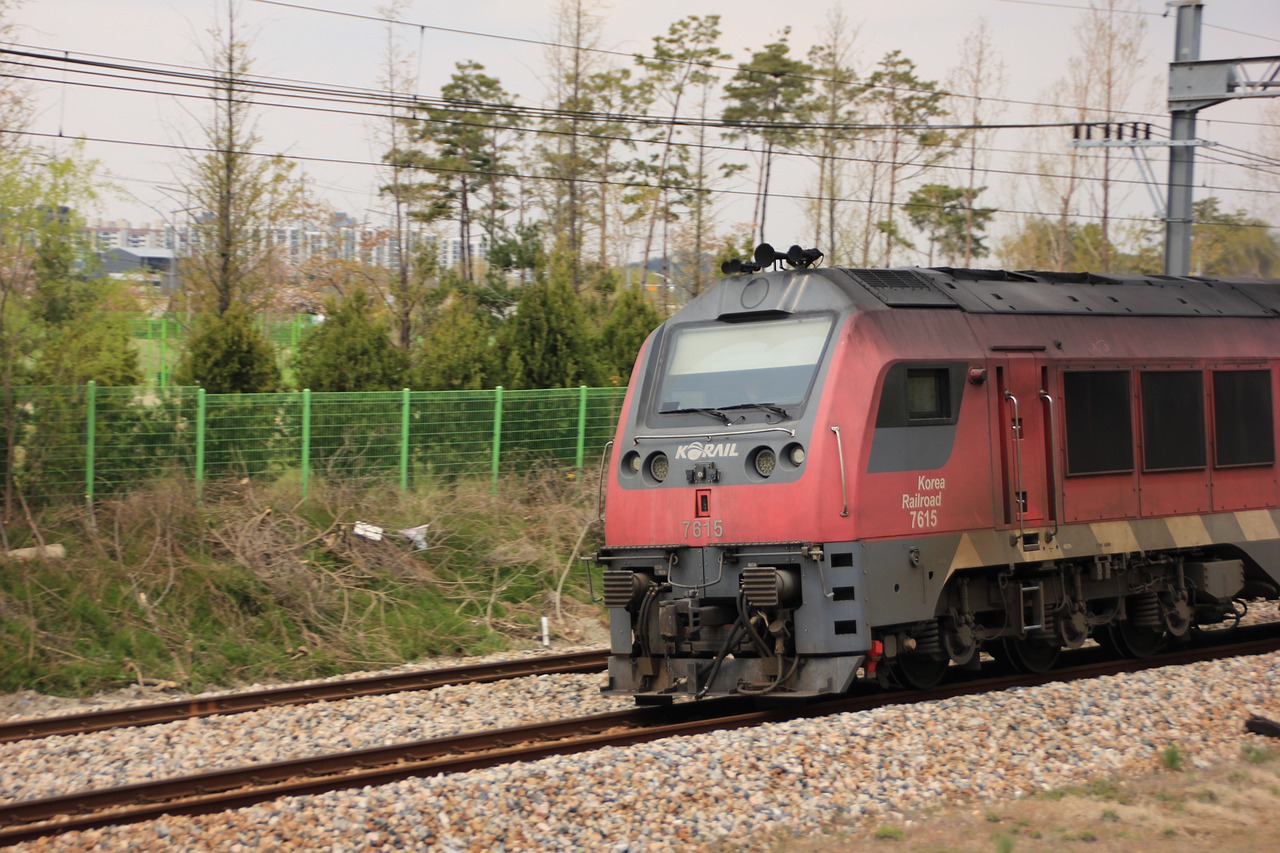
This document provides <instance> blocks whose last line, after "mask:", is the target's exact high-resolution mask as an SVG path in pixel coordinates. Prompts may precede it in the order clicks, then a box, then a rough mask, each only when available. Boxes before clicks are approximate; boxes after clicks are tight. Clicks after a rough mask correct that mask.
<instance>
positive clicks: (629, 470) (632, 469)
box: [622, 450, 640, 474]
mask: <svg viewBox="0 0 1280 853" xmlns="http://www.w3.org/2000/svg"><path fill="white" fill-rule="evenodd" d="M622 470H623V472H624V473H626V474H639V473H640V454H639V453H636V452H635V451H634V450H633V451H631V452H630V453H628V454H627V455H626V456H624V457H622Z"/></svg>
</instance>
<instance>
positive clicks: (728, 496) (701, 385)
mask: <svg viewBox="0 0 1280 853" xmlns="http://www.w3.org/2000/svg"><path fill="white" fill-rule="evenodd" d="M849 313H850V306H849V304H848V297H847V294H846V293H845V292H844V291H843V290H842V289H841V287H840V286H839V284H838V283H837V282H836V281H833V280H832V279H830V278H829V277H828V276H827V275H826V274H825V271H822V272H813V271H796V272H775V273H762V274H756V275H746V276H740V277H737V278H731V279H726V280H725V281H723V282H721V283H720V284H719V285H717V287H716V288H713V289H712V290H711V291H709V292H708V293H706V294H704V295H703V296H702V297H699V298H698V299H696V300H694V301H693V302H691V303H690V304H689V305H688V306H686V307H685V308H684V309H682V310H681V311H680V312H678V313H677V314H676V315H675V316H674V317H672V318H671V320H669V321H668V322H667V323H666V324H664V326H663V327H662V328H660V329H659V330H658V331H657V332H655V334H654V336H653V337H652V338H651V340H650V342H649V344H648V346H647V347H646V350H645V353H644V355H643V356H642V357H641V360H640V362H639V364H638V365H637V370H636V372H635V374H634V375H633V378H632V386H631V389H630V393H629V396H628V402H627V407H626V410H625V411H624V413H623V417H622V421H621V424H620V426H619V430H618V434H617V438H616V446H617V448H618V449H617V450H616V451H615V454H614V460H613V463H612V472H611V476H610V478H609V479H610V485H609V492H608V503H607V511H606V529H605V548H604V549H603V550H601V551H600V552H599V553H598V554H597V555H596V561H597V563H598V564H600V565H601V566H602V567H603V569H604V588H605V604H606V606H607V607H608V608H609V613H610V625H611V637H612V657H611V661H610V667H609V685H608V686H607V687H606V688H605V689H606V692H610V693H620V694H628V695H634V696H636V697H637V699H638V700H639V701H665V700H667V699H670V698H673V697H675V696H693V697H703V696H714V695H727V694H748V695H755V694H771V693H777V694H785V695H817V694H823V693H832V692H840V691H842V690H844V689H847V687H848V685H849V684H850V683H852V680H853V677H854V674H855V672H856V670H857V669H858V667H859V666H860V665H861V664H862V662H863V658H862V656H861V654H860V653H859V649H863V650H865V649H866V648H867V647H868V645H869V635H867V634H866V620H865V618H862V617H861V615H860V611H859V610H858V608H860V607H861V606H862V603H861V602H860V601H856V596H855V595H853V594H851V593H850V592H848V591H841V592H839V594H837V591H836V590H835V587H837V586H840V587H843V588H846V589H847V590H852V585H851V583H849V582H842V581H841V580H840V576H841V575H842V573H843V572H851V571H852V561H851V560H850V559H848V557H849V555H847V554H845V555H841V556H838V557H837V558H836V562H835V564H833V562H832V556H831V555H829V554H827V553H825V552H824V549H823V548H822V546H821V545H820V544H815V543H820V542H822V541H824V539H823V533H824V530H823V528H822V526H821V525H820V523H819V522H818V519H819V518H824V517H825V518H828V519H831V518H835V519H839V512H840V506H839V503H838V502H839V500H840V494H841V486H840V484H839V483H838V478H839V477H840V474H839V473H838V471H839V466H840V458H839V454H838V453H837V449H836V447H837V443H836V439H837V435H836V434H833V432H832V430H831V428H830V425H829V424H828V423H827V408H828V407H827V405H826V402H825V397H824V394H823V389H824V388H826V387H827V382H828V381H829V375H830V372H831V370H832V364H833V361H834V360H835V357H834V353H835V351H837V350H838V349H839V340H840V332H841V330H842V329H843V328H844V326H845V324H846V321H847V319H848V316H849ZM822 484H825V485H822ZM820 502H824V503H823V504H822V506H821V507H820V506H819V503H820ZM827 532H829V531H827ZM837 595H839V597H838V598H837ZM817 611H831V612H829V613H825V615H823V616H821V617H819V618H815V615H816V613H817ZM819 625H823V626H825V628H823V629H821V630H819V629H817V628H816V626H819ZM797 626H804V627H803V628H802V629H797Z"/></svg>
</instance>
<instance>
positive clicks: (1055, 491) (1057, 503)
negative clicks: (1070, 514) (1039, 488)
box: [1040, 388, 1066, 542]
mask: <svg viewBox="0 0 1280 853" xmlns="http://www.w3.org/2000/svg"><path fill="white" fill-rule="evenodd" d="M1040 399H1041V400H1044V401H1045V402H1046V403H1048V404H1049V445H1050V446H1049V490H1050V492H1051V495H1050V496H1051V497H1052V498H1053V533H1051V534H1049V537H1048V539H1047V541H1049V542H1052V541H1053V540H1054V539H1056V538H1057V536H1058V519H1059V518H1060V517H1061V516H1062V505H1063V504H1064V503H1066V494H1065V492H1064V491H1063V488H1062V485H1061V478H1060V477H1059V476H1058V419H1057V418H1056V417H1054V412H1053V397H1051V396H1049V392H1048V391H1046V390H1044V389H1043V388H1041V389H1040Z"/></svg>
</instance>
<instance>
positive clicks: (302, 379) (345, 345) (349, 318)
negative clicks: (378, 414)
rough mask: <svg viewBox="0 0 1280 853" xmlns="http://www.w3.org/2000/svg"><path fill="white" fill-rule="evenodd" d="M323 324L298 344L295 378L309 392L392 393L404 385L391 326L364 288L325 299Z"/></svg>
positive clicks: (400, 356) (403, 359)
mask: <svg viewBox="0 0 1280 853" xmlns="http://www.w3.org/2000/svg"><path fill="white" fill-rule="evenodd" d="M325 314H326V315H327V317H326V319H325V321H324V322H323V323H320V324H319V325H317V326H313V327H312V328H311V329H310V330H309V331H308V332H307V334H306V336H305V337H304V338H303V339H302V341H301V342H299V344H298V353H297V355H296V357H295V361H294V374H295V376H296V377H297V381H298V387H300V388H310V389H311V390H312V391H393V390H395V389H397V388H401V387H403V385H404V374H405V366H406V361H407V357H406V355H405V353H404V351H403V350H399V349H396V347H395V346H394V345H393V344H392V343H391V329H390V324H389V323H388V322H387V320H386V318H385V317H384V316H383V315H382V314H381V313H379V311H378V309H377V306H376V305H375V304H374V302H373V300H372V299H370V298H369V294H368V293H366V292H365V291H364V289H363V288H358V289H356V290H355V291H353V292H352V294H351V295H350V296H348V297H347V298H346V299H344V300H342V301H341V302H338V301H336V300H330V301H329V302H328V304H327V305H326V306H325Z"/></svg>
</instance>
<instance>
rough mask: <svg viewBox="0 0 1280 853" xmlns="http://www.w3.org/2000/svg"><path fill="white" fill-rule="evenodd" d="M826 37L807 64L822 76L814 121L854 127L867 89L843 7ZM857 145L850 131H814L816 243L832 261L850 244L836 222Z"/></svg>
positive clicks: (817, 87) (847, 191) (846, 193)
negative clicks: (862, 78) (858, 68)
mask: <svg viewBox="0 0 1280 853" xmlns="http://www.w3.org/2000/svg"><path fill="white" fill-rule="evenodd" d="M823 38H824V41H822V42H820V43H818V44H816V45H814V46H813V47H812V48H811V49H810V50H809V64H810V65H812V66H813V71H814V74H815V76H816V77H817V78H818V79H817V81H816V82H815V83H814V87H813V102H812V105H811V107H810V108H809V112H810V114H811V116H812V118H813V120H814V121H815V122H816V123H818V124H821V125H827V126H828V128H835V127H839V126H840V125H850V124H856V123H857V120H858V101H859V99H860V98H861V97H862V96H863V94H865V92H866V85H865V84H864V83H861V82H860V81H859V79H858V72H857V70H856V69H855V68H854V67H853V59H854V56H855V47H856V45H857V41H858V28H857V27H855V26H853V25H852V24H850V22H849V19H848V16H847V15H846V14H845V11H844V9H843V8H842V7H840V6H834V7H832V9H831V11H830V13H829V14H828V16H827V22H826V31H825V33H824V36H823ZM856 144H857V140H856V139H855V138H854V137H853V134H851V133H850V132H849V131H847V130H834V129H828V130H825V131H817V132H815V133H813V134H812V135H811V138H810V140H809V144H808V147H809V149H810V156H812V157H813V158H814V159H816V160H817V161H818V178H817V192H816V195H815V198H814V200H813V202H812V203H811V204H810V207H809V215H810V219H811V220H812V222H813V241H814V245H815V246H821V247H822V248H823V251H824V252H825V253H826V256H827V259H828V262H830V263H837V262H838V260H837V259H840V258H842V257H843V252H844V243H845V242H846V241H845V239H844V235H843V234H842V233H841V229H840V228H839V225H838V223H839V222H840V220H841V219H843V218H844V217H843V216H842V215H841V213H842V210H841V206H842V203H843V201H844V199H845V198H847V197H848V196H849V194H850V188H849V185H848V182H849V168H848V167H849V158H850V156H851V155H852V154H853V152H854V151H855V150H856Z"/></svg>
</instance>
